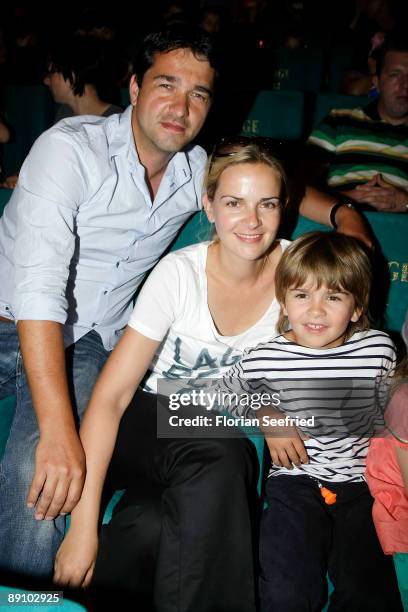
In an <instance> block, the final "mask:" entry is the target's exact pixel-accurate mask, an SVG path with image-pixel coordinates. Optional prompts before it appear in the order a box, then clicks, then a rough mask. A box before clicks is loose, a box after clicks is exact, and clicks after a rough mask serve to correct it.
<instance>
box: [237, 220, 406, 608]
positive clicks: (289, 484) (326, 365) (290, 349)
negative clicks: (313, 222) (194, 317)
mask: <svg viewBox="0 0 408 612" xmlns="http://www.w3.org/2000/svg"><path fill="white" fill-rule="evenodd" d="M370 281H371V271H370V264H369V259H368V257H367V255H366V253H365V252H364V250H363V248H362V247H361V246H360V243H359V242H358V241H356V240H355V239H352V238H349V237H346V236H344V235H341V234H334V233H325V232H313V233H310V234H307V235H305V236H302V237H301V238H299V239H298V240H296V241H295V242H294V243H292V244H291V245H290V246H289V247H288V249H287V250H286V251H285V252H284V254H283V255H282V258H281V260H280V262H279V264H278V267H277V270H276V276H275V283H276V297H277V299H278V301H279V303H280V305H281V317H280V320H279V323H278V331H279V332H280V333H282V332H283V333H282V335H280V336H278V337H276V338H275V339H274V340H273V341H271V342H268V343H267V344H261V345H258V346H257V347H256V348H254V349H250V350H248V351H247V352H246V354H245V356H244V357H243V359H242V360H241V361H240V362H239V363H238V364H236V365H235V366H234V367H233V368H232V369H231V370H230V373H229V377H239V379H240V385H241V388H245V389H246V391H247V390H248V388H251V387H252V389H254V388H255V387H256V390H257V392H259V391H260V390H265V387H268V388H269V390H270V389H271V388H273V389H278V390H279V392H280V398H281V405H280V409H282V410H283V411H284V412H285V414H286V415H288V414H290V415H291V416H292V417H295V416H302V417H306V418H310V417H312V416H313V417H315V418H316V417H317V420H316V421H315V424H314V425H315V426H314V428H311V429H309V430H307V432H306V431H305V432H304V433H307V434H308V436H305V435H304V434H299V432H298V430H297V428H296V427H293V426H292V427H289V426H287V427H285V428H280V429H279V430H278V435H279V437H278V438H277V437H271V436H270V435H269V436H268V435H267V437H266V439H267V444H268V447H269V451H270V455H271V459H272V467H271V469H270V473H269V478H268V480H267V483H266V498H267V504H268V506H267V508H266V509H265V510H264V514H263V518H262V526H261V542H260V559H261V579H260V597H261V610H262V612H267V611H268V612H269V611H275V610H284V611H285V612H291V611H293V612H301V611H302V610H304V611H306V610H308V611H311V610H321V608H322V607H323V606H324V604H325V601H326V598H327V582H326V573H327V571H328V573H329V576H330V578H331V581H332V582H333V584H334V592H333V594H332V596H331V599H330V610H340V609H341V610H347V611H348V612H350V611H353V610H355V611H356V612H357V611H358V612H362V611H363V610H370V611H373V610H376V611H379V610H383V611H384V612H385V611H387V612H390V611H391V610H402V607H401V601H400V595H399V592H398V585H397V582H396V577H395V572H394V568H393V564H392V562H391V559H390V558H387V557H386V556H384V555H383V553H382V551H381V547H380V545H379V542H378V539H377V537H376V533H375V529H374V525H373V522H372V518H371V508H372V503H373V500H372V498H371V496H370V493H369V490H368V487H367V484H366V482H365V479H364V470H365V459H366V455H367V449H368V443H369V437H368V436H369V435H370V432H371V431H372V421H373V418H374V419H375V410H373V408H374V407H373V404H374V399H373V398H374V397H375V395H374V391H375V380H376V378H378V377H383V376H384V374H385V373H386V372H388V371H389V370H390V369H391V368H392V367H393V365H394V362H395V353H394V347H393V343H392V341H391V340H390V338H389V337H388V336H387V335H386V334H384V333H383V332H380V331H375V330H369V329H368V319H367V314H366V313H367V307H368V298H369V290H370ZM244 379H247V380H244ZM248 379H255V382H251V381H250V380H248ZM229 380H231V378H229ZM235 380H237V379H235ZM265 381H266V382H265ZM226 384H228V383H227V382H226ZM367 397H368V399H367ZM265 414H266V413H265V412H263V413H258V416H260V421H261V422H264V417H265ZM344 415H346V416H347V417H348V418H346V419H345V416H344ZM281 416H282V415H281ZM345 421H346V426H345V425H344V422H345ZM263 429H264V432H265V433H266V434H272V435H273V434H275V436H276V429H274V427H273V426H267V425H265V424H264V426H263ZM351 433H352V435H351ZM301 436H302V438H304V440H302V439H301ZM322 494H324V496H325V498H326V499H324V498H323V496H322ZM333 502H335V503H333Z"/></svg>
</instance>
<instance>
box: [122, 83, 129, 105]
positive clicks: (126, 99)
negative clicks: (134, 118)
mask: <svg viewBox="0 0 408 612" xmlns="http://www.w3.org/2000/svg"><path fill="white" fill-rule="evenodd" d="M129 104H130V97H129V88H128V87H122V88H121V90H120V105H121V106H123V108H126V107H127V106H129Z"/></svg>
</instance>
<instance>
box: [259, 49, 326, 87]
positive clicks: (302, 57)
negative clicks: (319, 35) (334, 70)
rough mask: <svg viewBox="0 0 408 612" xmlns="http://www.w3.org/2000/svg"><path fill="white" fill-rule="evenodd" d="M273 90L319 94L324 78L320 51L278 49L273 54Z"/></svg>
mask: <svg viewBox="0 0 408 612" xmlns="http://www.w3.org/2000/svg"><path fill="white" fill-rule="evenodd" d="M271 61H272V64H273V70H274V74H273V89H278V90H281V89H294V90H296V91H304V92H314V93H318V92H319V91H320V90H321V86H322V78H323V52H322V51H321V50H320V49H277V50H276V51H275V52H274V53H273V54H272V60H271Z"/></svg>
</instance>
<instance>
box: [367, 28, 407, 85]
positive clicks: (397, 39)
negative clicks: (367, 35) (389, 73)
mask: <svg viewBox="0 0 408 612" xmlns="http://www.w3.org/2000/svg"><path fill="white" fill-rule="evenodd" d="M388 51H400V52H401V53H408V38H407V35H406V32H404V33H403V32H401V31H399V30H398V31H394V32H391V33H390V34H387V36H386V38H385V41H384V42H383V44H382V45H381V47H380V48H379V49H378V51H377V52H376V53H375V60H376V70H375V71H376V74H377V76H380V74H381V71H382V69H383V68H384V63H385V56H386V54H387V53H388Z"/></svg>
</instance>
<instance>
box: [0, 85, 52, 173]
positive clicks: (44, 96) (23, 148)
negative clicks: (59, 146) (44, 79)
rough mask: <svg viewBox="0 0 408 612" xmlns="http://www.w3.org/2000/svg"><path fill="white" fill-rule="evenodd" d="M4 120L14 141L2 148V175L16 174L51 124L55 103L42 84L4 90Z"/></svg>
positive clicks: (10, 87)
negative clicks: (33, 146)
mask: <svg viewBox="0 0 408 612" xmlns="http://www.w3.org/2000/svg"><path fill="white" fill-rule="evenodd" d="M4 108H5V116H6V120H7V122H8V123H9V125H10V126H11V128H12V131H13V134H14V136H13V139H12V141H11V142H9V143H8V144H7V145H5V146H4V159H3V167H4V175H5V176H9V175H11V174H16V173H18V172H19V170H20V168H21V166H22V163H23V161H24V159H25V158H26V156H27V154H28V152H29V151H30V149H31V146H32V145H33V143H34V141H35V140H36V138H38V136H39V135H40V134H41V133H42V132H44V131H45V130H46V129H48V128H49V127H50V126H51V125H52V122H53V118H54V114H55V104H54V101H53V99H52V97H51V95H50V92H49V91H48V88H47V87H46V86H45V85H32V86H28V85H15V86H14V85H13V86H11V85H10V86H8V87H6V88H5V92H4Z"/></svg>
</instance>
